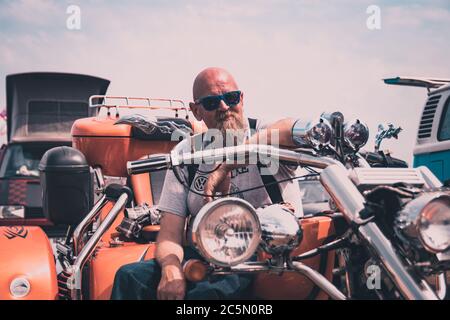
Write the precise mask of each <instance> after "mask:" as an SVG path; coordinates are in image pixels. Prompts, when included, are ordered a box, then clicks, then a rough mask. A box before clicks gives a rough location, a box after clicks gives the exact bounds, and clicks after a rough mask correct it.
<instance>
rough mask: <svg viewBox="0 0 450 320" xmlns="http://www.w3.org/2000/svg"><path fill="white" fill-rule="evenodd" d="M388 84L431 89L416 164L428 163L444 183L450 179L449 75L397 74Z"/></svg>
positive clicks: (416, 165)
mask: <svg viewBox="0 0 450 320" xmlns="http://www.w3.org/2000/svg"><path fill="white" fill-rule="evenodd" d="M384 82H385V83H386V84H391V85H403V86H413V87H422V88H426V89H427V90H428V98H427V100H426V102H425V105H424V107H423V111H422V115H421V118H420V123H419V128H418V132H417V139H416V145H415V147H414V152H413V153H414V167H419V166H423V165H425V166H427V167H428V168H429V169H430V170H431V171H432V172H433V173H434V174H435V175H436V176H437V177H438V178H439V179H440V180H441V181H442V182H443V183H444V184H446V185H449V183H450V79H428V78H416V77H396V78H389V79H384Z"/></svg>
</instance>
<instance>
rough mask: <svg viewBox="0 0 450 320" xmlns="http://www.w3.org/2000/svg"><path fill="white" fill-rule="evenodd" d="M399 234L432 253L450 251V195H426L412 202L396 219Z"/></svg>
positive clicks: (431, 193) (443, 193)
mask: <svg viewBox="0 0 450 320" xmlns="http://www.w3.org/2000/svg"><path fill="white" fill-rule="evenodd" d="M396 226H397V229H398V230H399V231H400V233H401V234H402V235H403V236H405V237H406V238H408V239H409V240H411V241H412V243H413V244H414V245H415V246H416V247H417V246H422V247H423V248H425V249H426V250H427V251H429V252H431V253H439V252H444V251H447V250H448V249H450V194H448V193H445V192H430V193H424V194H422V195H421V196H420V197H418V198H416V199H414V200H411V201H410V202H409V203H408V204H406V206H405V207H404V208H403V210H401V211H400V212H399V214H398V216H397V218H396Z"/></svg>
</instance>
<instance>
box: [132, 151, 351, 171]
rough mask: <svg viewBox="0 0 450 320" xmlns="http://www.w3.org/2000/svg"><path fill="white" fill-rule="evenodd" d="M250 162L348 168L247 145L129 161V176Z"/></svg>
mask: <svg viewBox="0 0 450 320" xmlns="http://www.w3.org/2000/svg"><path fill="white" fill-rule="evenodd" d="M235 159H237V161H239V160H240V161H248V162H245V163H252V162H253V163H255V164H256V163H257V160H258V159H266V160H276V161H283V162H290V163H293V164H298V165H304V166H310V167H314V168H319V169H325V168H326V167H328V166H330V165H338V166H341V167H342V168H344V166H343V165H342V164H341V163H340V162H339V161H337V160H334V159H331V158H327V157H316V156H312V155H309V154H304V153H299V152H296V151H293V150H287V149H279V148H276V147H273V146H269V145H258V144H247V145H239V146H234V147H225V148H218V149H205V150H202V151H195V152H193V153H190V152H188V153H182V154H179V153H177V152H175V151H172V153H170V154H155V155H151V156H148V158H147V159H140V160H136V161H128V162H127V171H128V174H139V173H144V172H153V171H158V170H165V169H171V168H172V167H176V166H180V165H190V164H200V163H203V162H204V163H218V162H224V161H225V162H229V163H234V162H235Z"/></svg>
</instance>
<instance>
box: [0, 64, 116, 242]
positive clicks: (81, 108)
mask: <svg viewBox="0 0 450 320" xmlns="http://www.w3.org/2000/svg"><path fill="white" fill-rule="evenodd" d="M108 86H109V80H106V79H102V78H98V77H93V76H89V75H82V74H71V73H57V72H28V73H20V74H11V75H8V76H6V100H7V104H6V115H7V116H6V117H5V119H6V122H7V126H6V129H5V131H6V133H7V134H6V136H7V141H6V144H4V145H2V146H1V148H0V226H14V225H18V224H20V225H29V226H42V227H43V228H44V229H45V232H46V233H47V234H48V235H49V236H51V237H58V236H64V230H63V229H62V228H60V227H59V226H54V225H52V224H51V223H50V221H48V220H47V219H46V218H45V216H44V212H43V211H42V197H41V193H42V188H41V186H40V180H39V171H38V165H39V161H40V159H41V158H42V156H43V155H44V153H45V152H46V151H47V150H49V149H51V148H53V147H57V146H70V145H71V144H72V139H71V136H70V130H71V128H72V124H73V122H74V121H75V120H77V119H80V118H85V117H87V116H94V115H95V113H96V110H95V109H92V108H89V106H88V99H89V97H90V96H91V95H94V94H105V93H106V90H107V88H108ZM0 118H1V116H0ZM2 120H3V119H2ZM0 122H1V121H0ZM0 126H1V123H0Z"/></svg>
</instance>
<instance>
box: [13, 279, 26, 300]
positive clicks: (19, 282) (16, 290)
mask: <svg viewBox="0 0 450 320" xmlns="http://www.w3.org/2000/svg"><path fill="white" fill-rule="evenodd" d="M30 290H31V285H30V282H29V281H28V280H27V279H25V278H15V279H14V280H13V281H11V284H10V285H9V291H10V292H11V295H12V296H13V297H14V298H23V297H25V296H27V295H28V294H29V293H30Z"/></svg>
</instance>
